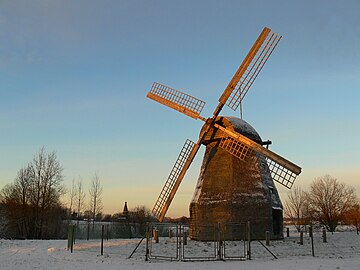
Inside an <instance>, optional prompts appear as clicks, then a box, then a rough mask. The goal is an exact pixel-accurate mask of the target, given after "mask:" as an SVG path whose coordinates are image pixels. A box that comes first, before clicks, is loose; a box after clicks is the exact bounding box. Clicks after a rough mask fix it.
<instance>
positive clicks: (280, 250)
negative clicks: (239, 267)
mask: <svg viewBox="0 0 360 270" xmlns="http://www.w3.org/2000/svg"><path fill="white" fill-rule="evenodd" d="M200 229H201V228H200ZM203 229H204V230H206V231H209V232H211V233H210V234H211V235H212V237H213V238H212V239H211V241H210V240H209V241H206V242H205V241H203V242H201V241H195V240H191V239H190V238H189V227H188V225H183V224H166V223H160V224H159V223H152V224H149V225H148V227H147V226H145V225H143V224H142V225H140V224H111V223H102V224H96V223H95V224H94V227H93V224H92V223H90V224H89V225H88V224H80V226H79V227H76V226H74V225H71V226H69V229H68V236H69V239H68V249H69V250H70V251H71V252H90V253H93V254H96V255H99V254H100V255H105V256H106V255H109V254H110V255H111V254H115V255H116V257H117V258H124V259H125V258H128V257H129V255H130V254H131V255H132V254H133V253H134V252H135V255H134V257H137V258H140V259H146V260H169V261H215V260H246V259H273V258H296V257H297V258H299V257H300V258H303V257H305V256H308V257H311V256H315V257H321V258H351V257H354V256H358V254H359V253H360V236H358V235H357V234H356V232H349V231H346V232H336V233H334V234H331V233H327V234H326V237H324V236H325V235H324V231H323V228H321V227H318V228H314V229H313V233H312V237H311V234H310V233H309V230H306V231H305V232H303V233H302V237H301V234H300V232H297V231H296V230H289V231H288V230H287V229H285V234H284V235H285V237H284V239H283V240H274V241H269V243H267V245H265V241H255V240H252V241H249V240H248V239H249V234H250V226H249V224H244V223H240V224H227V225H222V226H205V225H204V228H203ZM142 232H144V233H143V234H142ZM288 232H289V233H288ZM229 235H232V236H233V239H235V240H231V241H230V240H228V239H230V237H229ZM127 236H131V237H133V238H131V237H127ZM234 236H235V237H234ZM237 236H241V238H237ZM87 239H89V240H87ZM141 239H143V241H140V240H141ZM135 247H136V248H135Z"/></svg>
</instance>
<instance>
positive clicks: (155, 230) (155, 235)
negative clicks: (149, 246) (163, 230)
mask: <svg viewBox="0 0 360 270" xmlns="http://www.w3.org/2000/svg"><path fill="white" fill-rule="evenodd" d="M153 232H154V240H155V243H159V231H158V230H157V229H154V231H153Z"/></svg>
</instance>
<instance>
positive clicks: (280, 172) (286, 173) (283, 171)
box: [266, 157, 297, 189]
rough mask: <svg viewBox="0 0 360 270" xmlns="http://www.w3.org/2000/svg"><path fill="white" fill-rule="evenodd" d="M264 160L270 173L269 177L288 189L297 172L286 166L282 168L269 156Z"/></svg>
mask: <svg viewBox="0 0 360 270" xmlns="http://www.w3.org/2000/svg"><path fill="white" fill-rule="evenodd" d="M266 162H267V164H268V167H269V170H270V173H271V178H272V179H273V180H274V181H276V182H278V183H280V184H281V185H283V186H285V187H287V188H288V189H291V187H292V186H293V184H294V182H295V180H296V177H297V174H296V173H294V172H292V171H290V170H288V169H287V168H284V167H283V166H281V165H280V164H279V163H277V162H275V161H273V160H271V159H270V158H267V157H266Z"/></svg>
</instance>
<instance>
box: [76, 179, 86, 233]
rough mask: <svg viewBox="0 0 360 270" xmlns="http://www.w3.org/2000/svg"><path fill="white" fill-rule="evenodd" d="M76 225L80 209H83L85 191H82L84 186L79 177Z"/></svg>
mask: <svg viewBox="0 0 360 270" xmlns="http://www.w3.org/2000/svg"><path fill="white" fill-rule="evenodd" d="M76 193H77V194H76V195H77V197H76V200H77V227H79V219H80V216H81V211H82V210H83V207H84V202H85V191H84V186H83V183H82V179H81V178H79V180H78V181H77V192H76Z"/></svg>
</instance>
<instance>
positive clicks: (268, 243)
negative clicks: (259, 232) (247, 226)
mask: <svg viewBox="0 0 360 270" xmlns="http://www.w3.org/2000/svg"><path fill="white" fill-rule="evenodd" d="M265 240H266V245H267V246H270V232H269V231H266V232H265Z"/></svg>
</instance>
